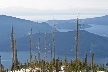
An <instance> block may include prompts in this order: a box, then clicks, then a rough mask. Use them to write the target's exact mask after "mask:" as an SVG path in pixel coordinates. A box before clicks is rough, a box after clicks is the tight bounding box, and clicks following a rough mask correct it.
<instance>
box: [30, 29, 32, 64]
mask: <svg viewBox="0 0 108 72" xmlns="http://www.w3.org/2000/svg"><path fill="white" fill-rule="evenodd" d="M31 61H32V28H31V32H30V63H31Z"/></svg>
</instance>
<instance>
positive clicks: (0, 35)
mask: <svg viewBox="0 0 108 72" xmlns="http://www.w3.org/2000/svg"><path fill="white" fill-rule="evenodd" d="M12 26H13V27H14V32H15V35H16V36H15V37H16V38H20V37H24V36H28V35H29V32H30V28H31V27H32V29H33V33H38V32H39V31H40V32H46V31H47V32H51V29H52V28H51V26H50V25H49V24H48V23H46V22H42V23H38V22H33V21H30V20H25V19H20V18H16V17H12V16H6V15H0V42H1V41H4V40H6V39H10V34H11V27H12Z"/></svg>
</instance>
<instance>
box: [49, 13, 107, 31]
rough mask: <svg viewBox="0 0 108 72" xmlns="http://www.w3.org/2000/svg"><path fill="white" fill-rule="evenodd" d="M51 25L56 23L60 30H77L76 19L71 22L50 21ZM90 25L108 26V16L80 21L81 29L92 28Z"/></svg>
mask: <svg viewBox="0 0 108 72" xmlns="http://www.w3.org/2000/svg"><path fill="white" fill-rule="evenodd" d="M47 22H48V23H49V24H50V25H51V24H53V23H55V24H56V26H57V28H59V29H71V30H75V29H76V19H71V20H48V21H47ZM89 24H97V25H108V15H105V16H102V17H95V18H87V19H79V25H80V29H85V28H90V27H92V26H90V25H89Z"/></svg>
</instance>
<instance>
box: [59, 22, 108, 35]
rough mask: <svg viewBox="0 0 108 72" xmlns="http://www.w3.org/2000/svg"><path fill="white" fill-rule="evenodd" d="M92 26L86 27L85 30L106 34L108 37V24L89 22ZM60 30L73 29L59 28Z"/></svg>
mask: <svg viewBox="0 0 108 72" xmlns="http://www.w3.org/2000/svg"><path fill="white" fill-rule="evenodd" d="M89 25H91V26H92V27H89V28H85V29H84V30H86V31H88V32H90V33H94V34H97V35H100V36H105V37H108V33H106V32H107V31H108V26H106V25H95V24H89ZM57 30H58V31H60V32H68V31H73V30H72V29H71V30H70V29H57Z"/></svg>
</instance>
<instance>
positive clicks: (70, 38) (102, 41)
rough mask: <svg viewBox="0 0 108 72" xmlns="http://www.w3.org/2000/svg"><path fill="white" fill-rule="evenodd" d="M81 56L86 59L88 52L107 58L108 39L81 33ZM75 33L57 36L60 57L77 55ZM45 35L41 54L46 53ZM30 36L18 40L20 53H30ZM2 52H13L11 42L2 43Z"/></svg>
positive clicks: (34, 39)
mask: <svg viewBox="0 0 108 72" xmlns="http://www.w3.org/2000/svg"><path fill="white" fill-rule="evenodd" d="M79 33H80V35H79V51H78V52H79V56H80V57H84V56H85V53H86V52H88V54H89V56H91V53H95V56H96V57H107V55H108V52H107V51H108V38H107V37H102V36H99V35H96V34H93V33H89V32H87V31H84V30H81V31H79ZM75 34H76V32H75V31H72V32H71V31H70V32H57V33H56V34H55V44H56V46H55V47H56V53H57V54H58V55H63V56H64V55H67V56H74V55H75ZM51 36H52V34H51V33H48V35H47V37H48V39H47V40H48V42H47V44H48V50H49V51H50V46H49V44H50V43H51V38H52V37H51ZM44 37H45V36H44V33H41V34H40V38H41V39H40V43H41V52H44ZM29 40H30V39H29V36H26V37H22V38H19V39H17V49H18V51H29V47H30V43H29V42H30V41H29ZM37 43H38V34H37V33H36V34H34V35H33V51H37ZM0 51H11V42H10V41H9V40H8V41H4V42H2V43H0Z"/></svg>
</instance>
